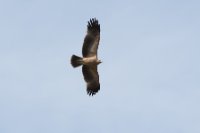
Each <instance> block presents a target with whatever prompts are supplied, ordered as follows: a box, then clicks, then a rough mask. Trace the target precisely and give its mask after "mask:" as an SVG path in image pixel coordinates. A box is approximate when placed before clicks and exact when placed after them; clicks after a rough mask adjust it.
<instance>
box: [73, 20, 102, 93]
mask: <svg viewBox="0 0 200 133" xmlns="http://www.w3.org/2000/svg"><path fill="white" fill-rule="evenodd" d="M99 40H100V24H99V23H98V20H97V19H96V18H92V19H90V20H89V21H88V25H87V34H86V36H85V39H84V42H83V47H82V55H83V57H79V56H76V55H72V57H71V64H72V66H73V67H74V68H75V67H78V66H81V65H82V73H83V77H84V80H85V82H86V84H87V93H88V95H92V96H93V95H94V94H96V93H97V92H98V91H99V90H100V83H99V75H98V71H97V65H98V64H100V63H101V61H100V60H99V59H98V57H97V49H98V45H99Z"/></svg>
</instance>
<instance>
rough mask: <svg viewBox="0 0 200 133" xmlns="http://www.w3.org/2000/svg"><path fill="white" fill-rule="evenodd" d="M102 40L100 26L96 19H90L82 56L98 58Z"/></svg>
mask: <svg viewBox="0 0 200 133" xmlns="http://www.w3.org/2000/svg"><path fill="white" fill-rule="evenodd" d="M99 40H100V24H99V23H98V20H96V19H95V18H93V19H90V21H88V25H87V35H86V36H85V39H84V42H83V47H82V54H83V57H91V56H95V55H96V56H97V49H98V45H99Z"/></svg>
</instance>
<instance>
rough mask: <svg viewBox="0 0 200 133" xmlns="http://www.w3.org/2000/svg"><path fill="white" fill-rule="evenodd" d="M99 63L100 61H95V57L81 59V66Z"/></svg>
mask: <svg viewBox="0 0 200 133" xmlns="http://www.w3.org/2000/svg"><path fill="white" fill-rule="evenodd" d="M99 63H101V61H100V60H98V59H97V57H96V56H92V57H84V58H83V65H90V66H91V65H98V64H99Z"/></svg>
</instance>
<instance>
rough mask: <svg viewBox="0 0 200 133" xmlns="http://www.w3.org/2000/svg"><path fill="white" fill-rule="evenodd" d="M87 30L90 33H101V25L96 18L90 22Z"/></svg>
mask: <svg viewBox="0 0 200 133" xmlns="http://www.w3.org/2000/svg"><path fill="white" fill-rule="evenodd" d="M87 28H88V30H89V31H92V32H96V31H97V32H100V24H99V22H98V20H97V19H96V18H91V19H90V20H89V21H88V25H87Z"/></svg>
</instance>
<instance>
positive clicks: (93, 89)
mask: <svg viewBox="0 0 200 133" xmlns="http://www.w3.org/2000/svg"><path fill="white" fill-rule="evenodd" d="M99 90H100V84H99V85H98V86H97V87H95V88H90V87H87V94H88V95H89V96H93V95H95V94H96V93H97V92H98V91H99Z"/></svg>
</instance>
